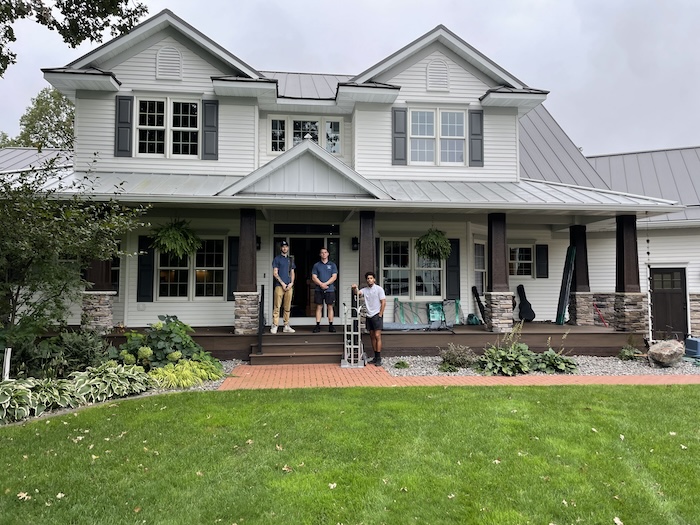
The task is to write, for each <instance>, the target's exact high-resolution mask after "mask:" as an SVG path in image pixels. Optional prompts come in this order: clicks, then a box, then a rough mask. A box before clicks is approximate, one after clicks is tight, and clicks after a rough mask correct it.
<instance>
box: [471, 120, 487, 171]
mask: <svg viewBox="0 0 700 525" xmlns="http://www.w3.org/2000/svg"><path fill="white" fill-rule="evenodd" d="M469 165H470V166H474V167H483V165H484V112H483V111H482V110H478V111H477V110H471V111H469Z"/></svg>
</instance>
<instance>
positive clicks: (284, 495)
mask: <svg viewBox="0 0 700 525" xmlns="http://www.w3.org/2000/svg"><path fill="white" fill-rule="evenodd" d="M699 399H700V387H698V386H664V387H621V386H614V387H606V386H580V387H484V388H476V387H464V388H457V387H450V388H442V387H437V388H432V387H431V388H428V387H421V388H396V389H388V388H384V389H369V388H345V389H299V390H267V391H229V392H187V393H180V394H170V395H162V396H153V397H145V398H140V399H132V400H120V401H116V402H112V403H107V404H104V405H101V406H97V407H93V408H89V409H85V410H81V411H79V412H75V413H73V414H67V415H63V416H60V417H53V418H48V419H40V420H35V421H32V422H29V423H26V424H23V425H16V426H9V427H0V461H1V465H0V466H1V468H0V523H2V524H3V525H10V524H22V525H24V524H30V523H31V524H44V523H47V524H53V523H57V524H64V523H65V524H68V523H71V524H83V523H84V524H112V523H114V524H130V523H134V524H141V523H146V524H188V525H190V524H217V523H222V524H228V525H230V524H234V523H235V524H238V525H253V524H275V523H284V524H295V525H298V524H324V525H325V524H331V525H335V524H338V523H342V524H344V525H351V524H366V525H375V524H382V523H387V524H397V525H405V524H412V523H423V524H441V523H467V524H471V523H478V524H493V525H508V524H518V525H522V524H528V523H530V524H533V525H534V524H537V525H549V524H556V525H565V524H579V523H581V524H591V525H601V524H612V525H615V524H616V523H617V524H618V525H619V523H622V524H624V525H654V524H659V525H662V524H663V525H668V524H688V525H691V524H697V523H700V417H698V400H699ZM616 519H617V520H618V521H617V522H616V521H615V520H616Z"/></svg>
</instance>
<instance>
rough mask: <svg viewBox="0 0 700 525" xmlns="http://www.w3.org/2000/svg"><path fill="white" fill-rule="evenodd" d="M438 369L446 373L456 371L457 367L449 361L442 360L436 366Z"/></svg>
mask: <svg viewBox="0 0 700 525" xmlns="http://www.w3.org/2000/svg"><path fill="white" fill-rule="evenodd" d="M438 371H440V372H446V373H453V372H458V371H459V368H457V367H456V366H454V365H451V364H450V363H446V362H444V361H443V362H442V363H440V365H439V366H438Z"/></svg>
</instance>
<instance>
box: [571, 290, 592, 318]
mask: <svg viewBox="0 0 700 525" xmlns="http://www.w3.org/2000/svg"><path fill="white" fill-rule="evenodd" d="M595 318H596V313H595V308H593V294H592V293H590V292H572V293H571V294H570V295H569V323H571V324H573V325H576V326H593V325H594V324H595Z"/></svg>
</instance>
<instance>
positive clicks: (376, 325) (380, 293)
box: [352, 272, 386, 366]
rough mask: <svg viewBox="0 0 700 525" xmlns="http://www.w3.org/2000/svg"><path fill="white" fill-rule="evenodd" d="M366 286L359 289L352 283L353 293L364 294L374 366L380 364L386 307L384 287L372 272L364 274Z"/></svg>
mask: <svg viewBox="0 0 700 525" xmlns="http://www.w3.org/2000/svg"><path fill="white" fill-rule="evenodd" d="M365 279H366V280H367V286H366V287H365V288H362V289H361V290H358V289H357V285H356V284H353V285H352V291H353V293H357V294H359V295H362V296H364V298H365V309H366V310H367V320H366V323H367V330H369V338H370V340H371V341H372V350H374V359H373V360H372V363H374V366H380V365H381V364H382V354H381V352H382V329H383V328H384V308H386V295H385V294H384V288H382V287H381V286H379V285H378V284H377V283H376V279H377V278H376V276H375V275H374V272H367V273H366V274H365Z"/></svg>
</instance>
